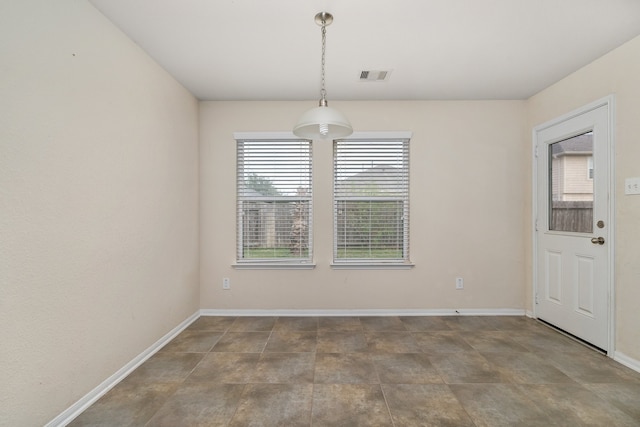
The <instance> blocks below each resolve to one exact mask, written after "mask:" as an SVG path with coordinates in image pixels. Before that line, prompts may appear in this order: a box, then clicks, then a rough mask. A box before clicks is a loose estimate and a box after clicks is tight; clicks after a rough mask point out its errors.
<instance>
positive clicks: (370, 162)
mask: <svg viewBox="0 0 640 427" xmlns="http://www.w3.org/2000/svg"><path fill="white" fill-rule="evenodd" d="M410 136H411V134H410V133H409V132H372V133H362V134H359V133H355V134H353V136H351V137H349V138H348V139H341V140H336V141H334V146H333V147H334V149H333V153H334V159H333V162H334V177H333V180H334V183H333V217H334V244H333V259H334V263H333V266H334V267H340V266H346V267H348V266H353V265H364V266H367V265H370V266H374V265H387V266H388V265H393V264H395V265H398V266H406V265H409V138H410Z"/></svg>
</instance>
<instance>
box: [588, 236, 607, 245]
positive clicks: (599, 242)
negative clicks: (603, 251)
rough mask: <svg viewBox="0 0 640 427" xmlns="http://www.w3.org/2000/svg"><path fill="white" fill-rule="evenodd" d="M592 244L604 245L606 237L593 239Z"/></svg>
mask: <svg viewBox="0 0 640 427" xmlns="http://www.w3.org/2000/svg"><path fill="white" fill-rule="evenodd" d="M591 243H593V244H594V245H604V237H594V238H593V239H591Z"/></svg>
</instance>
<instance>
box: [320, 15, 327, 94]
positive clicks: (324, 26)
mask: <svg viewBox="0 0 640 427" xmlns="http://www.w3.org/2000/svg"><path fill="white" fill-rule="evenodd" d="M326 49H327V23H326V21H324V20H323V21H322V88H321V89H320V96H321V98H322V102H323V104H325V105H326V102H327V91H326V90H325V88H324V54H325V51H326Z"/></svg>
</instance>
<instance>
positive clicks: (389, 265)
mask: <svg viewBox="0 0 640 427" xmlns="http://www.w3.org/2000/svg"><path fill="white" fill-rule="evenodd" d="M414 266H415V264H413V263H407V262H358V261H356V262H333V263H331V268H332V269H334V270H410V269H412V268H413V267H414Z"/></svg>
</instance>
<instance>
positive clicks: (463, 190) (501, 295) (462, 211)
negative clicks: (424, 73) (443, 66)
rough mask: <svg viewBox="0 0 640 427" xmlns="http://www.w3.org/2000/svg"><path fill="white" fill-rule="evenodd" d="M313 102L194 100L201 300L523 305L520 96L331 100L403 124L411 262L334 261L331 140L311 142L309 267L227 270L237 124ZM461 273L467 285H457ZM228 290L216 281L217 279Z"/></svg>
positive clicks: (284, 120) (252, 304)
mask: <svg viewBox="0 0 640 427" xmlns="http://www.w3.org/2000/svg"><path fill="white" fill-rule="evenodd" d="M313 104H314V102H313V101H308V102H202V103H201V104H200V107H201V108H200V162H201V163H200V186H201V200H200V203H201V301H200V306H201V307H202V308H204V309H458V308H462V309H494V308H511V309H523V308H524V287H523V285H522V284H523V282H524V280H525V277H524V272H525V269H524V250H525V248H524V244H523V239H522V230H523V228H524V219H523V213H522V205H523V204H524V203H525V199H527V198H528V197H529V194H530V192H525V191H524V189H525V182H526V175H525V174H524V173H523V172H522V165H523V164H524V163H525V159H526V158H527V153H528V150H529V148H528V146H527V144H525V143H524V142H523V141H525V140H526V139H527V138H528V130H527V129H526V116H525V112H526V110H525V102H524V101H486V102H437V101H434V102H429V101H415V102H412V101H396V102H394V101H377V102H337V101H332V103H331V105H332V106H333V107H335V108H338V109H340V110H342V111H343V112H344V113H345V114H346V115H347V116H348V117H349V118H350V120H351V121H352V124H353V125H354V127H355V128H356V129H357V130H359V131H375V130H385V131H388V130H410V131H412V132H413V138H412V140H411V242H410V245H411V260H412V261H413V262H414V263H415V267H414V268H413V269H412V270H409V271H392V270H386V271H379V270H373V271H372V270H368V271H367V270H348V271H344V270H332V269H331V268H330V265H329V264H330V262H331V256H332V224H333V222H332V204H331V203H332V202H331V194H332V175H331V173H332V148H331V144H330V143H326V142H321V141H319V142H315V143H314V147H313V150H314V151H313V155H314V228H315V233H314V251H315V257H314V258H315V261H316V263H317V266H316V268H315V269H314V270H303V271H298V270H289V271H286V270H276V271H270V270H260V271H247V270H234V269H233V268H232V267H231V265H232V264H233V263H234V259H235V247H236V236H235V224H236V221H235V181H234V177H235V141H234V139H233V132H234V131H282V130H289V129H291V127H292V126H293V124H294V122H295V120H296V119H297V117H298V116H299V115H300V114H301V113H302V112H303V111H305V110H306V109H308V108H311V107H312V106H313ZM456 276H462V277H463V278H464V279H465V290H464V291H456V290H455V286H454V280H455V277H456ZM223 277H229V278H230V279H231V290H227V291H223V290H222V286H221V285H222V278H223Z"/></svg>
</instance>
